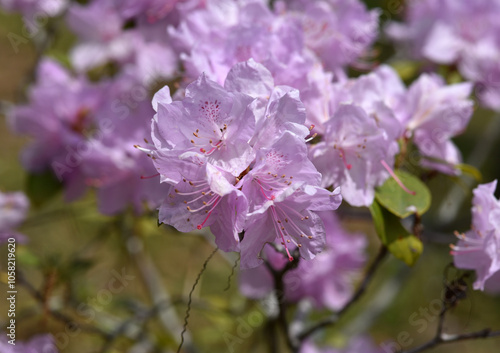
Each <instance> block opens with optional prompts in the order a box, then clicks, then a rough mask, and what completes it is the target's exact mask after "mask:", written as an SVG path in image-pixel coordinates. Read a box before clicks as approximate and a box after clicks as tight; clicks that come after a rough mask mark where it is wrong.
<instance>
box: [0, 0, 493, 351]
mask: <svg viewBox="0 0 500 353" xmlns="http://www.w3.org/2000/svg"><path fill="white" fill-rule="evenodd" d="M272 3H273V5H272V6H270V5H269V4H268V2H267V1H265V0H169V1H165V0H143V1H136V0H93V1H88V2H85V4H81V3H79V2H72V1H65V0H44V1H33V0H23V1H12V0H0V4H2V5H3V6H4V7H5V8H6V9H7V10H11V11H20V12H22V13H23V15H24V16H25V19H28V18H29V17H32V16H33V14H36V13H37V12H43V13H44V14H45V15H47V16H49V17H54V16H59V17H60V18H59V19H64V20H65V21H66V24H67V27H68V28H69V29H70V30H71V31H72V32H73V33H74V34H75V35H76V36H77V41H76V44H75V46H74V47H73V48H72V49H71V51H70V53H69V66H70V67H69V68H65V67H64V66H63V65H61V64H60V63H58V62H56V61H55V60H53V59H49V58H46V57H44V58H42V59H41V60H40V62H39V63H38V66H37V71H36V74H37V75H36V82H35V83H34V84H33V85H32V86H31V87H30V89H29V91H28V102H26V103H25V104H20V105H17V106H14V107H13V108H12V109H10V111H9V114H8V119H9V123H10V126H11V127H12V129H13V130H14V131H16V132H17V133H19V134H23V135H27V136H29V137H31V138H32V139H33V141H32V142H31V145H29V146H28V147H27V148H26V149H25V151H24V152H23V155H22V163H23V165H24V167H25V168H26V169H27V170H28V171H30V172H31V173H34V174H36V173H45V172H47V171H48V172H51V173H53V174H54V175H55V176H56V177H57V178H58V179H59V181H61V182H62V184H63V185H64V189H65V196H66V199H67V200H68V201H71V200H75V199H77V198H78V197H81V196H82V195H84V193H85V192H86V190H87V189H88V188H95V189H96V190H97V197H98V200H99V209H100V211H101V212H102V213H105V214H116V213H119V212H122V211H124V210H125V209H127V208H128V207H130V206H132V207H133V208H134V210H135V211H136V212H137V213H140V212H142V211H143V210H144V209H145V204H147V205H148V207H149V208H157V209H158V210H159V214H158V217H159V221H160V222H162V223H165V224H169V225H172V226H173V227H175V228H176V229H177V230H179V231H181V232H191V231H194V230H201V229H203V228H206V227H209V229H210V230H211V232H212V233H213V234H214V236H215V241H216V243H217V245H218V247H219V248H220V249H222V250H224V251H235V252H239V253H240V255H241V256H240V260H241V261H240V266H241V269H242V270H243V271H242V273H241V281H240V289H241V292H242V293H243V294H245V295H247V296H248V297H251V298H263V297H265V296H266V295H268V294H269V293H270V292H272V289H273V287H274V285H275V283H274V278H273V274H272V272H273V271H277V272H279V271H281V270H282V269H283V268H284V267H285V266H286V265H287V264H288V261H293V260H294V259H295V258H296V257H300V258H302V259H305V260H311V259H313V258H315V260H314V261H302V260H301V261H299V263H298V265H297V268H294V269H292V270H290V271H288V272H287V273H286V274H285V275H284V277H283V280H284V282H285V284H286V288H285V293H284V294H285V296H284V298H285V300H286V301H287V303H295V302H298V301H300V300H304V299H305V300H310V301H312V302H313V303H314V305H315V306H316V307H317V308H327V309H330V310H339V309H341V308H342V307H343V306H344V305H345V304H346V303H347V302H348V300H349V299H350V298H351V296H352V291H353V281H354V280H355V279H356V276H357V275H359V273H360V271H361V269H362V268H363V266H364V263H365V256H364V250H365V247H366V240H365V238H364V237H363V236H361V235H352V234H349V233H347V232H346V231H345V230H343V229H342V227H341V225H340V222H339V220H338V218H337V216H336V215H335V214H334V213H333V212H332V211H334V210H336V209H337V208H338V207H339V206H340V204H341V201H342V200H345V201H346V202H347V203H348V204H350V205H351V206H354V207H362V206H370V205H372V203H373V202H374V198H375V191H376V188H377V187H379V186H381V185H382V184H383V183H384V182H385V181H386V180H387V179H388V178H390V177H392V178H394V179H395V180H396V182H397V183H398V184H399V185H400V186H401V187H402V188H403V189H404V190H405V191H406V192H408V193H410V194H411V193H414V192H413V191H412V190H409V189H407V188H406V186H405V185H404V184H403V183H402V182H401V181H400V180H399V179H398V177H397V175H396V174H395V173H394V172H393V169H394V168H396V167H398V165H397V164H396V157H397V156H398V155H399V156H400V157H401V158H399V159H400V160H404V161H408V160H409V161H410V162H415V163H416V164H418V165H419V166H420V167H424V168H427V169H432V170H437V171H439V172H441V173H445V174H449V175H457V174H458V173H459V169H458V168H457V167H456V165H457V164H459V163H460V162H461V155H460V152H459V150H458V149H457V147H456V146H455V145H454V143H453V142H452V138H453V137H455V136H457V135H459V134H460V133H462V132H463V131H464V130H465V128H466V127H467V125H468V123H469V120H470V118H471V115H472V111H473V102H472V100H471V99H469V96H470V95H471V93H472V90H473V88H474V87H473V83H469V82H463V83H457V84H450V85H448V84H446V82H445V80H444V79H443V78H442V77H440V76H438V75H436V74H432V73H425V74H422V75H421V76H420V77H418V78H417V79H416V80H415V81H414V82H412V83H411V84H410V85H409V86H408V87H407V86H406V85H405V84H404V83H403V82H402V80H401V79H400V77H399V76H398V74H397V72H396V71H395V70H394V69H392V68H391V67H390V66H387V65H380V66H378V67H377V68H373V67H371V66H369V65H368V64H367V61H366V60H367V59H370V57H371V56H372V55H373V51H371V49H370V48H371V46H372V44H373V43H374V41H375V40H376V37H377V31H378V15H379V12H378V11H377V10H367V9H366V7H365V6H364V5H363V4H362V3H361V2H360V1H358V0H348V1H341V0H317V1H309V0H281V1H274V2H272ZM443 9H447V10H448V11H447V12H446V11H443ZM445 12H446V13H445ZM499 13H500V3H499V2H498V1H486V0H485V1H479V2H475V3H474V4H458V3H457V4H455V3H454V2H453V1H446V0H443V1H436V2H431V1H426V0H422V1H414V2H409V9H408V13H407V15H408V21H407V23H406V24H396V23H393V24H391V25H390V26H389V27H388V28H387V31H388V33H389V34H390V35H391V36H392V37H393V38H396V39H399V40H404V41H407V42H409V43H411V45H412V49H413V51H412V53H413V54H414V55H415V56H418V57H425V58H427V59H429V60H432V61H435V62H439V63H445V64H456V65H457V66H458V68H459V70H460V72H461V73H462V74H463V76H464V77H465V78H467V79H469V80H471V81H472V82H475V83H478V84H481V85H483V86H484V87H486V89H485V90H484V91H483V92H482V95H481V99H482V100H483V102H484V103H485V104H486V105H487V106H489V107H491V108H494V109H500V105H499V103H498V102H500V88H499V87H500V86H499V82H500V66H499V65H500V60H499V58H500V35H499V33H500V28H499V27H498V24H497V23H496V22H498V21H496V20H495V15H496V14H499ZM471 16H472V19H473V22H474V23H475V24H477V26H475V27H471V26H470V25H469V23H470V21H471ZM423 19H425V21H424V20H423ZM429 21H430V22H429ZM466 21H467V25H464V23H466ZM490 26H491V28H489V27H490ZM349 67H352V68H357V69H360V70H364V69H373V70H371V71H370V72H369V73H367V74H364V75H360V76H358V77H356V78H350V77H349V76H348V74H347V72H348V71H347V68H349ZM96 76H97V77H96ZM160 83H161V86H164V87H163V88H162V89H161V90H159V91H158V92H157V93H156V94H155V95H154V96H152V94H151V93H152V92H154V91H155V90H156V89H157V88H158V87H160ZM165 84H166V85H165ZM151 99H152V105H151ZM142 141H144V142H145V143H146V145H144V144H143V142H142ZM413 146H415V147H416V148H417V149H418V158H415V159H414V160H413V159H412V157H413V156H411V155H410V156H408V155H405V153H409V152H414V149H413V148H412V147H413ZM495 185H496V184H495V183H491V184H487V185H483V186H480V187H479V188H478V189H477V190H476V191H475V199H474V204H475V206H474V208H473V218H474V219H473V229H472V230H471V231H470V232H467V233H466V234H465V235H460V238H461V240H460V241H459V243H458V245H456V246H454V250H453V254H454V256H455V263H456V265H457V267H461V268H468V269H475V270H476V271H477V273H478V279H477V281H476V283H475V288H477V289H483V288H484V287H485V284H486V286H487V287H488V285H489V283H491V282H492V281H493V279H492V278H495V277H498V273H500V271H499V270H500V262H498V248H500V243H499V239H500V238H499V237H500V233H499V229H500V224H499V223H498V220H499V219H500V205H499V203H498V200H495V199H494V197H493V196H492V195H493V190H494V188H495ZM0 208H4V209H6V210H7V212H2V214H1V215H0V239H1V238H2V237H3V236H4V234H7V233H9V232H11V230H12V228H14V227H16V226H17V225H18V224H19V222H20V221H21V219H22V217H23V216H22V214H23V212H25V211H26V208H27V201H26V200H25V199H23V198H22V197H21V196H19V195H15V196H5V195H0ZM9 234H12V233H9ZM283 254H286V256H283ZM264 260H265V261H266V263H267V265H268V266H267V267H266V266H260V265H262V263H263V262H264ZM0 345H1V342H0ZM321 351H324V352H346V353H347V352H355V351H363V352H376V351H377V349H375V348H373V347H372V344H371V342H370V341H368V340H365V339H359V340H354V341H353V342H351V343H350V344H349V345H348V347H347V348H346V349H345V350H342V351H337V350H321V349H319V348H317V347H315V346H314V344H313V343H312V342H310V341H307V342H305V344H304V346H303V347H302V352H304V353H311V352H321Z"/></svg>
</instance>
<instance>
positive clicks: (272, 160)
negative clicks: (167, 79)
mask: <svg viewBox="0 0 500 353" xmlns="http://www.w3.org/2000/svg"><path fill="white" fill-rule="evenodd" d="M298 93H299V92H298V91H297V90H294V89H292V88H290V87H288V86H274V82H273V79H272V76H271V74H270V72H269V71H268V70H267V69H266V68H265V67H264V66H263V65H261V64H258V63H256V62H254V61H253V60H249V61H248V62H243V63H240V64H236V65H235V66H234V67H233V69H232V70H231V71H230V72H229V74H228V76H227V79H226V81H225V83H224V86H220V85H219V84H217V83H216V82H214V81H211V80H209V79H208V78H207V77H206V75H201V76H200V77H199V78H198V80H196V81H195V82H193V83H192V84H190V85H189V86H188V87H187V88H186V90H185V97H184V99H183V100H181V101H172V98H171V97H170V94H169V89H168V86H166V87H165V88H163V89H162V90H160V91H159V92H158V93H157V94H156V95H155V98H154V99H153V106H154V107H155V109H156V111H157V114H156V115H155V118H154V119H153V124H152V140H153V141H152V148H151V149H150V150H147V152H148V153H149V154H150V155H151V156H152V159H153V161H154V164H155V166H156V168H157V170H158V172H159V173H160V177H161V181H162V182H165V183H168V184H170V185H171V187H170V190H169V192H168V195H167V197H166V198H165V200H164V201H163V203H162V205H161V207H160V212H159V219H160V221H161V222H164V223H167V224H171V225H173V226H175V227H176V228H177V229H178V230H180V231H184V232H186V231H192V230H194V229H201V228H203V227H206V226H210V229H211V230H212V232H213V233H214V234H215V236H216V242H217V245H218V246H219V247H220V248H221V249H222V250H224V251H239V252H240V253H241V267H242V268H250V267H255V266H258V265H259V264H260V263H261V262H262V260H261V259H260V254H261V252H262V250H263V248H264V246H265V245H266V243H272V242H274V240H275V239H276V238H278V239H279V240H280V242H281V243H282V244H283V245H284V247H285V249H286V251H287V253H288V256H289V258H291V255H290V251H289V246H296V247H298V248H299V250H300V254H301V256H302V257H304V258H306V259H311V258H313V257H314V255H315V254H317V253H318V252H320V251H321V250H322V248H323V246H324V243H325V232H324V226H323V223H322V221H321V219H320V218H319V216H318V215H317V214H316V213H315V212H314V211H328V210H335V209H336V208H337V207H338V206H339V205H340V202H341V197H340V194H339V190H338V189H336V190H334V191H333V192H331V191H328V190H326V189H323V188H321V187H320V183H321V174H320V173H318V171H317V170H316V168H315V167H314V165H313V164H312V163H311V161H310V160H309V158H308V148H307V145H306V138H307V137H308V135H309V133H310V132H309V129H308V128H307V127H306V126H305V125H304V124H305V119H306V116H305V109H304V106H303V104H302V103H301V101H300V100H299V94H298ZM266 98H267V99H266ZM288 244H290V245H288Z"/></svg>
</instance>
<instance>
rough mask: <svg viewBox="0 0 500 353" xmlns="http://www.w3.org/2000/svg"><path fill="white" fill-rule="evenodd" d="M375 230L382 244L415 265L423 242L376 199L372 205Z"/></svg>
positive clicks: (407, 262)
mask: <svg viewBox="0 0 500 353" xmlns="http://www.w3.org/2000/svg"><path fill="white" fill-rule="evenodd" d="M370 212H371V214H372V218H373V222H374V224H375V230H376V232H377V235H378V236H379V238H380V241H381V242H382V244H384V245H385V246H387V249H388V250H389V251H390V252H391V253H392V254H393V255H394V256H395V257H396V258H398V259H400V260H401V261H403V262H404V263H406V264H407V265H408V266H413V265H414V264H415V263H416V262H417V260H418V258H419V257H420V254H422V251H423V249H424V246H423V244H422V242H421V241H420V240H419V239H418V238H417V237H415V236H414V235H413V234H410V233H409V232H408V231H407V230H406V229H405V228H404V227H403V226H402V225H401V220H400V219H399V218H398V217H397V216H395V215H394V214H392V213H391V212H389V211H387V210H386V209H384V208H383V207H382V206H380V205H379V204H378V202H377V201H374V202H373V204H372V205H371V206H370Z"/></svg>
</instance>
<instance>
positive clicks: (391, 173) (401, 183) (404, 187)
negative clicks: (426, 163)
mask: <svg viewBox="0 0 500 353" xmlns="http://www.w3.org/2000/svg"><path fill="white" fill-rule="evenodd" d="M380 163H382V165H383V166H384V168H385V169H386V170H387V171H388V172H389V174H390V175H391V177H392V178H393V179H394V180H395V181H396V183H398V185H399V186H400V187H401V189H403V190H404V191H405V192H407V193H408V194H410V195H415V194H416V192H415V191H411V190H410V189H408V188H407V187H406V186H405V185H404V184H403V182H402V181H401V180H400V179H399V178H398V176H397V175H396V174H395V173H394V171H393V170H392V169H391V167H389V165H388V164H387V163H386V162H385V161H384V160H383V159H381V160H380Z"/></svg>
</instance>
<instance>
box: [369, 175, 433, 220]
mask: <svg viewBox="0 0 500 353" xmlns="http://www.w3.org/2000/svg"><path fill="white" fill-rule="evenodd" d="M395 173H396V175H397V176H398V178H399V179H400V180H401V181H402V182H403V184H404V185H405V186H406V187H407V188H408V189H410V190H411V191H414V192H415V195H412V194H409V193H407V192H406V191H405V190H403V189H402V188H401V186H399V185H398V183H397V182H396V180H394V178H389V179H387V180H386V182H385V183H384V185H382V186H380V187H378V188H377V190H376V192H375V197H376V199H377V201H378V202H379V203H380V204H381V205H382V206H384V207H385V208H386V209H388V210H389V211H390V212H392V213H393V214H395V215H396V216H398V217H400V218H405V217H408V216H409V215H411V214H414V213H417V214H418V215H422V214H424V213H425V212H426V211H427V210H428V209H429V207H430V205H431V193H430V191H429V189H428V188H427V186H426V185H425V184H424V183H423V182H422V181H420V179H418V178H417V177H416V176H414V175H412V174H410V173H406V172H402V171H395Z"/></svg>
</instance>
